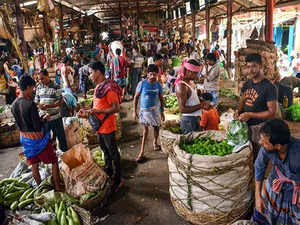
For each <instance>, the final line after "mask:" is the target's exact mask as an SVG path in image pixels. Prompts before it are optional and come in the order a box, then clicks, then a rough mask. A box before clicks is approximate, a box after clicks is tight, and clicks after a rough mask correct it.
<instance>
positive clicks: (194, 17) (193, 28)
mask: <svg viewBox="0 0 300 225" xmlns="http://www.w3.org/2000/svg"><path fill="white" fill-rule="evenodd" d="M192 37H193V41H194V40H195V38H196V13H195V12H193V14H192Z"/></svg>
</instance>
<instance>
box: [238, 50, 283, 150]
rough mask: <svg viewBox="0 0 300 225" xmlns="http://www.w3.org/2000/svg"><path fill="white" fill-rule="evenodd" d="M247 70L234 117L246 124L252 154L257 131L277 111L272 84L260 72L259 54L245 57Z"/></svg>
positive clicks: (255, 146) (256, 141)
mask: <svg viewBox="0 0 300 225" xmlns="http://www.w3.org/2000/svg"><path fill="white" fill-rule="evenodd" d="M246 63H247V67H248V70H249V73H248V74H249V80H248V81H247V82H246V83H245V84H244V86H243V88H242V91H241V99H242V100H241V102H240V105H239V109H238V111H237V112H236V114H235V116H236V118H238V119H239V120H241V121H243V122H247V124H248V126H249V131H250V139H251V141H252V143H253V145H254V153H256V152H257V151H258V150H259V149H258V148H259V145H258V140H259V130H260V127H261V126H262V125H263V124H264V122H265V121H267V120H269V119H273V118H275V115H276V110H277V103H276V99H277V95H276V89H275V87H274V86H273V84H272V83H271V82H270V81H269V80H267V79H266V78H265V76H264V74H263V72H262V61H261V56H260V55H259V54H250V55H248V56H247V57H246Z"/></svg>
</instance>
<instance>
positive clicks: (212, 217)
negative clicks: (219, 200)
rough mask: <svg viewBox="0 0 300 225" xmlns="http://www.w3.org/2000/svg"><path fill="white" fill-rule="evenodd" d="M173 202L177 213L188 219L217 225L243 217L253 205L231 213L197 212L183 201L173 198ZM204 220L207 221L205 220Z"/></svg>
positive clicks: (200, 223)
mask: <svg viewBox="0 0 300 225" xmlns="http://www.w3.org/2000/svg"><path fill="white" fill-rule="evenodd" d="M171 202H172V204H173V206H174V209H175V211H176V213H177V214H178V215H179V216H181V217H183V218H184V219H186V220H187V221H189V222H191V223H193V224H196V225H217V224H226V225H227V224H231V223H232V222H235V221H237V220H240V219H243V218H244V217H245V216H246V215H247V214H248V212H249V210H251V208H250V207H251V205H250V206H249V207H246V206H244V207H241V208H238V209H235V210H232V211H231V212H230V213H220V214H211V213H195V212H193V211H192V210H190V209H188V208H187V207H186V206H185V205H184V204H182V203H181V201H179V200H176V199H174V198H171ZM203 221H207V222H204V223H203Z"/></svg>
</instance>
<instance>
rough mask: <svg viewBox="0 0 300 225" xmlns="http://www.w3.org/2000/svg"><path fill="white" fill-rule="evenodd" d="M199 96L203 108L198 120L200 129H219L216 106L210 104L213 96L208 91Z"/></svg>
mask: <svg viewBox="0 0 300 225" xmlns="http://www.w3.org/2000/svg"><path fill="white" fill-rule="evenodd" d="M200 98H201V100H202V101H203V108H204V109H203V111H202V116H201V120H200V127H201V130H219V122H220V117H219V113H218V110H217V109H216V107H214V106H212V100H213V96H212V95H211V94H210V93H204V94H201V96H200Z"/></svg>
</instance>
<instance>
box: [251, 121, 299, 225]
mask: <svg viewBox="0 0 300 225" xmlns="http://www.w3.org/2000/svg"><path fill="white" fill-rule="evenodd" d="M259 133H260V140H259V144H260V145H261V146H262V148H261V149H260V151H259V153H258V156H257V159H256V161H255V205H256V209H257V211H259V212H260V213H261V214H262V215H264V216H265V218H264V219H265V222H263V223H259V224H264V225H266V224H270V225H283V224H289V225H299V224H300V163H299V162H300V151H299V150H300V139H296V138H294V137H291V134H290V130H289V127H288V125H287V124H286V123H285V122H284V121H282V120H280V119H273V120H269V121H267V122H266V123H265V124H264V125H263V127H262V128H261V130H260V132H259ZM269 161H271V162H272V170H271V172H270V174H269V177H268V178H267V179H266V180H265V181H264V178H265V172H266V170H267V167H268V164H269ZM256 214H258V213H257V212H256V213H255V214H254V219H255V215H256ZM258 215H259V214H258ZM257 217H258V216H257ZM260 217H261V215H260ZM260 220H261V219H260Z"/></svg>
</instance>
